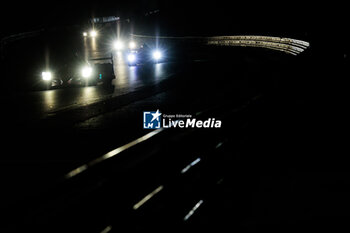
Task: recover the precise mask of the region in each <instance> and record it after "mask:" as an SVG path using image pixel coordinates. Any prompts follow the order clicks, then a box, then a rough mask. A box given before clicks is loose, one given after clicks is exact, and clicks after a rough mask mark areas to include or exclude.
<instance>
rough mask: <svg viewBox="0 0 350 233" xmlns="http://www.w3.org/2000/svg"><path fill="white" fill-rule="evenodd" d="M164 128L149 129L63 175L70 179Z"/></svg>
mask: <svg viewBox="0 0 350 233" xmlns="http://www.w3.org/2000/svg"><path fill="white" fill-rule="evenodd" d="M163 130H164V129H163V128H160V129H157V130H153V131H151V132H150V133H148V134H145V135H143V136H142V137H139V138H137V139H135V140H134V141H131V142H129V143H127V144H125V145H123V146H120V147H118V148H116V149H114V150H112V151H110V152H108V153H106V154H104V155H102V156H101V157H98V158H96V159H94V160H92V161H90V162H88V163H86V164H84V165H82V166H80V167H78V168H75V169H73V170H72V171H70V172H68V173H67V174H66V175H65V178H66V179H70V178H72V177H74V176H76V175H78V174H80V173H82V172H83V171H86V170H87V169H88V168H89V167H92V166H95V165H96V164H99V163H101V162H103V161H105V160H107V159H110V158H113V157H115V156H117V155H119V154H120V153H122V152H123V151H125V150H127V149H129V148H131V147H134V146H136V145H137V144H139V143H141V142H144V141H146V140H148V139H150V138H152V137H154V136H155V135H157V134H159V133H160V132H162V131H163Z"/></svg>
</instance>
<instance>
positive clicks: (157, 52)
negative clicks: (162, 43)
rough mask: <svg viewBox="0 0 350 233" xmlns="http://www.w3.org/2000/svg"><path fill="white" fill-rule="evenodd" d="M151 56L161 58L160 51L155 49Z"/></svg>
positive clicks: (155, 58)
mask: <svg viewBox="0 0 350 233" xmlns="http://www.w3.org/2000/svg"><path fill="white" fill-rule="evenodd" d="M152 57H153V59H154V60H159V59H161V58H162V53H161V52H160V51H159V50H155V51H153V53H152Z"/></svg>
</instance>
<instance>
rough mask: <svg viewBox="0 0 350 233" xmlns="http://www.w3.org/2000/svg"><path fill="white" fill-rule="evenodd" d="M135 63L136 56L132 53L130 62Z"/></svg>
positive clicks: (129, 57)
mask: <svg viewBox="0 0 350 233" xmlns="http://www.w3.org/2000/svg"><path fill="white" fill-rule="evenodd" d="M135 61H136V55H135V54H133V53H130V54H129V55H128V62H130V63H133V62H135Z"/></svg>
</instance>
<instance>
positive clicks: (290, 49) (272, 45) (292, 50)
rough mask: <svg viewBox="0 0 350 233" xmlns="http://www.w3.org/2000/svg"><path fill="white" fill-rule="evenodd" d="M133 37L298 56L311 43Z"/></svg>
mask: <svg viewBox="0 0 350 233" xmlns="http://www.w3.org/2000/svg"><path fill="white" fill-rule="evenodd" d="M131 37H132V38H133V39H137V40H152V41H154V40H156V41H159V40H172V41H174V40H175V41H185V42H186V41H188V42H192V43H197V44H198V45H208V46H240V47H258V48H267V49H272V50H277V51H281V52H285V53H287V54H292V55H298V54H300V53H302V52H304V51H305V50H306V49H307V48H308V47H309V46H310V43H309V42H306V41H303V40H297V39H292V38H282V37H273V36H254V35H237V36H212V37H190V36H189V37H166V36H157V37H155V36H147V35H135V34H132V35H131Z"/></svg>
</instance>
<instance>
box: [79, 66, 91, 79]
mask: <svg viewBox="0 0 350 233" xmlns="http://www.w3.org/2000/svg"><path fill="white" fill-rule="evenodd" d="M91 75H92V68H91V67H89V66H86V67H84V68H83V69H82V70H81V76H83V78H90V76H91Z"/></svg>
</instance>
